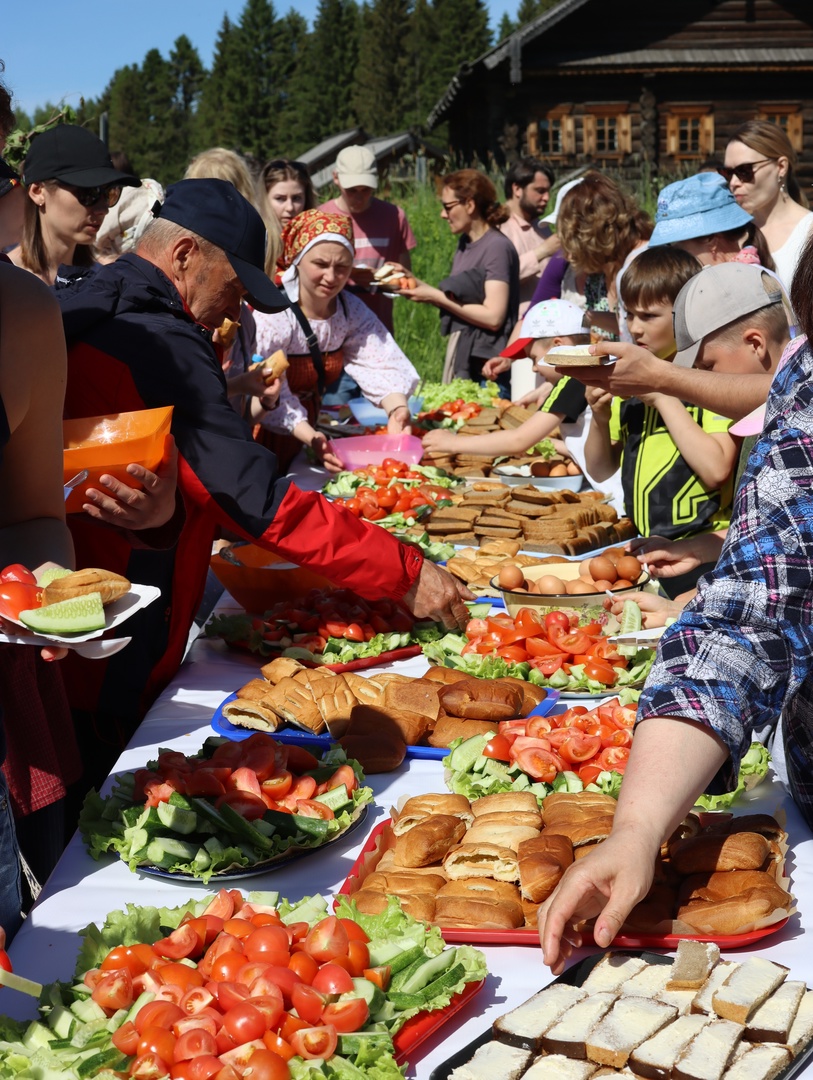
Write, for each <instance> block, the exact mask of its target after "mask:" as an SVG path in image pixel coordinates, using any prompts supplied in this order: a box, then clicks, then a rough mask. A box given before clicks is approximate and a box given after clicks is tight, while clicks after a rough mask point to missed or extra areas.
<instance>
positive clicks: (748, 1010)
mask: <svg viewBox="0 0 813 1080" xmlns="http://www.w3.org/2000/svg"><path fill="white" fill-rule="evenodd" d="M787 974H788V968H786V967H783V966H782V965H781V964H774V963H773V961H772V960H765V959H763V958H762V957H761V956H751V957H749V958H748V959H747V960H746V961H745V962H744V963H743V964H741V965H740V967H739V968H738V969H737V971H734V972H732V973H731V975H729V976H728V978H727V979H726V981H725V982H724V983H723V984H722V986H720V987H718V989H717V990H715V992H714V994H712V998H711V1004H712V1008H713V1009H714V1011H715V1012H716V1013H717V1015H718V1016H720V1017H722V1018H723V1019H724V1020H733V1021H734V1022H735V1023H737V1024H744V1023H745V1022H746V1021H747V1020H748V1018H749V1017H750V1016H751V1015H752V1014H753V1013H754V1012H755V1011H756V1010H757V1009H758V1008H759V1006H760V1005H761V1004H762V1002H763V1001H765V999H766V998H767V997H769V995H770V994H772V993H773V992H774V990H776V988H777V987H778V986H781V984H782V983H783V982H784V981H785V979H786V978H787Z"/></svg>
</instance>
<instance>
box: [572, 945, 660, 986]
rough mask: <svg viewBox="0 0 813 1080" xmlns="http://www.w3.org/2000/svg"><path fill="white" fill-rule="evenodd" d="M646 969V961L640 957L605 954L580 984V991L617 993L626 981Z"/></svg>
mask: <svg viewBox="0 0 813 1080" xmlns="http://www.w3.org/2000/svg"><path fill="white" fill-rule="evenodd" d="M645 967H646V961H645V960H642V959H641V958H640V956H627V955H626V954H624V953H607V955H606V956H605V957H604V958H603V959H602V960H600V961H599V962H598V963H597V964H596V966H595V967H594V968H593V970H592V971H591V972H590V974H589V975H588V976H587V978H586V979H585V980H584V982H583V983H582V989H583V990H586V991H587V993H588V994H593V993H597V992H598V993H604V992H606V991H617V990H620V988H621V987H622V986H623V984H624V983H625V982H626V981H627V979H631V978H632V977H633V975H637V974H638V972H639V971H643V969H644V968H645Z"/></svg>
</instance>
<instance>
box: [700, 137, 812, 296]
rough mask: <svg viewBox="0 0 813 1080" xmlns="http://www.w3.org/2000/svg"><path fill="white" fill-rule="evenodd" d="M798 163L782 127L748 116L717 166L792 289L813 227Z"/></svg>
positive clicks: (781, 274)
mask: <svg viewBox="0 0 813 1080" xmlns="http://www.w3.org/2000/svg"><path fill="white" fill-rule="evenodd" d="M795 164H796V152H795V151H794V149H793V147H792V146H791V144H790V141H789V140H788V137H787V135H786V134H785V132H784V131H783V130H782V128H780V127H778V126H777V125H776V124H771V123H769V122H768V121H767V120H749V121H748V122H747V123H745V124H743V125H742V127H740V128H738V129H737V130H736V131H735V132H734V134H733V136H732V137H731V140H730V142H729V143H728V146H726V150H725V165H724V166H723V167H722V168H721V169H719V172H720V174H721V176H723V177H725V179H726V181H727V183H728V185H729V187H730V188H731V194H732V195H733V196H734V198H735V199H736V200H737V202H738V203H739V205H740V206H741V207H742V208H743V210H746V211H747V212H748V213H749V214H751V216H752V217H753V219H754V224H755V225H756V226H757V227H758V228H759V229H760V230H761V231H762V234H763V236H764V237H765V240H766V242H767V244H768V249H769V250H770V253H771V255H772V257H773V261H774V263H775V264H776V272H777V273H778V274H779V277H780V278H781V279H782V282H783V284H784V285H785V287H786V288H787V289H788V290H790V287H791V284H792V282H793V275H794V274H795V272H796V264H797V263H798V261H799V256H800V254H801V252H802V249H803V248H804V246H805V242H806V241H807V238H808V236H809V234H810V229H811V226H813V213H811V211H810V210H808V209H807V199H806V198H805V196H804V195H803V194H802V191H801V189H800V187H799V182H798V180H797V179H796V176H795V175H794V171H793V169H794V166H795Z"/></svg>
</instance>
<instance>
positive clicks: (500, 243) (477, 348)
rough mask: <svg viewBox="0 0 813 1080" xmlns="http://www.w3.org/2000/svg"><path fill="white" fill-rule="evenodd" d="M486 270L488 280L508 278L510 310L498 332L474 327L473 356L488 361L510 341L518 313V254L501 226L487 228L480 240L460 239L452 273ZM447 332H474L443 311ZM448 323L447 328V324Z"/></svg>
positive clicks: (506, 279) (443, 324) (443, 321)
mask: <svg viewBox="0 0 813 1080" xmlns="http://www.w3.org/2000/svg"><path fill="white" fill-rule="evenodd" d="M478 268H481V269H484V270H485V273H486V277H485V280H486V281H505V282H507V283H508V311H507V313H506V316H505V322H504V323H503V325H502V326H501V327H500V329H499V330H497V331H493V332H492V331H490V330H483V329H482V328H480V327H476V328H474V332H473V336H472V342H471V355H472V356H474V357H479V358H480V359H482V360H487V359H488V358H489V357H492V356H496V355H497V353H499V352H501V351H502V349H504V348H505V346H506V345H507V343H508V338H509V337H510V334H511V331H512V330H513V329H514V324H515V323H516V321H517V317H518V312H519V255H517V249H516V248H515V247H514V245H513V244H512V243H511V241H510V240H509V239H508V237H507V236H503V234H502V233H501V232H500V231H499V230H498V229H487V230H486V232H485V233H484V234H483V235H482V236H481V237H480V239H479V240H474V241H470V240H469V238H468V237H467V236H463V237H461V238H460V241H459V242H458V245H457V251H456V252H455V256H454V260H453V261H452V274H459V273H461V272H462V271H464V270H476V269H478ZM441 318H442V326H443V328H444V333H447V334H451V333H453V332H454V331H455V330H464V329H465V330H467V331H468V333H469V334H471V332H472V325H471V323H469V322H466V321H465V320H464V319H460V318H458V317H457V316H456V315H450V314H449V313H448V312H441ZM447 326H448V329H446V327H447Z"/></svg>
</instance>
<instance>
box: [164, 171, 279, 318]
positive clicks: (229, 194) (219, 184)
mask: <svg viewBox="0 0 813 1080" xmlns="http://www.w3.org/2000/svg"><path fill="white" fill-rule="evenodd" d="M153 215H154V216H155V217H161V218H164V219H165V220H166V221H174V222H175V224H176V225H180V226H181V227H182V228H184V229H189V230H190V232H194V233H197V234H198V236H202V237H203V239H204V240H208V241H209V243H211V244H214V245H215V247H219V248H220V249H221V250H222V251H223V253H224V255H225V256H226V258H227V259H228V260H229V262H230V263H231V265H232V267H233V269H234V272H235V273H236V274H237V277H238V278H239V279H240V283H241V284H242V285H243V287H244V289H245V290H246V293H247V299H248V302H249V303H250V304H251V306H252V307H255V308H257V309H258V310H259V311H265V312H274V311H282V310H283V309H284V308H287V307H290V303H289V301H288V298H287V297H286V296H285V294H284V293H283V292H282V291H281V290H280V289H278V288H277V287H276V285H275V284H274V283H273V281H272V280H271V279H270V278H269V277H268V275H267V274H266V272H265V243H266V235H265V224H264V222H263V219H262V218H261V217H260V215H259V214H258V212H257V211H256V210H255V209H254V207H253V206H252V205H251V203H250V202H249V201H248V200H247V199H244V198H243V196H242V195H241V194H240V192H239V191H238V190H237V188H236V187H235V186H234V185H233V184H230V183H229V181H228V180H214V179H211V178H206V179H201V180H179V181H178V183H177V184H171V185H170V186H169V187H168V188H167V194H166V198H165V199H164V201H163V203H161V204H157V203H156V205H155V207H154V208H153Z"/></svg>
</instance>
